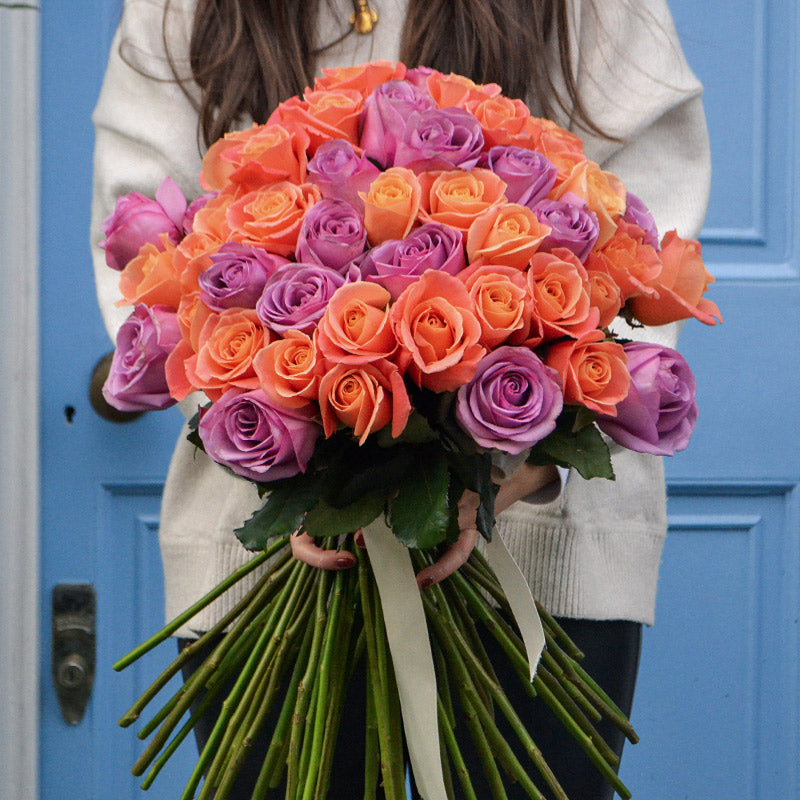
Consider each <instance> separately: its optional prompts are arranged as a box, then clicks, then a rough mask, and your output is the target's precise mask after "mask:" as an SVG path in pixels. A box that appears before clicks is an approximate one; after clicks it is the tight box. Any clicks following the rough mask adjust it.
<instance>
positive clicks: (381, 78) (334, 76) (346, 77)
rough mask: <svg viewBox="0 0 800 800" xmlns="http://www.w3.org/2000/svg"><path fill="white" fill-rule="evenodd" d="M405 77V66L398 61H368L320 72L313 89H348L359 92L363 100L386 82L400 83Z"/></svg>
mask: <svg viewBox="0 0 800 800" xmlns="http://www.w3.org/2000/svg"><path fill="white" fill-rule="evenodd" d="M405 76H406V66H405V64H403V63H402V62H400V61H398V62H397V63H396V64H395V63H394V62H392V61H370V62H369V63H367V64H357V65H356V66H354V67H335V68H326V69H323V70H322V77H318V78H316V79H315V81H314V89H316V90H319V89H349V90H355V91H357V92H360V94H361V96H362V97H363V98H366V97H367V96H368V95H370V94H372V92H373V91H374V90H375V89H376V88H377V87H378V86H380V85H381V84H382V83H386V81H395V80H396V81H400V80H402V79H403V78H405Z"/></svg>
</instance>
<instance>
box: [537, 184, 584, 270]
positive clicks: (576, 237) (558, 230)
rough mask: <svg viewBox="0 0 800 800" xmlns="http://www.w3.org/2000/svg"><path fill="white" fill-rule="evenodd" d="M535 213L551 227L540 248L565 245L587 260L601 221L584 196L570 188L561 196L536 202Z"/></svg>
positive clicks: (582, 259) (550, 248)
mask: <svg viewBox="0 0 800 800" xmlns="http://www.w3.org/2000/svg"><path fill="white" fill-rule="evenodd" d="M533 213H534V214H536V216H537V217H538V218H539V221H540V222H543V223H544V224H545V225H549V226H550V229H551V230H550V233H549V234H548V235H547V237H546V238H545V239H544V240H543V241H542V243H541V244H540V245H539V250H540V251H541V252H543V253H547V252H550V251H551V250H552V249H553V248H555V247H566V248H567V249H569V250H571V251H572V252H573V253H575V255H576V256H577V257H578V259H579V260H580V261H581V263H583V262H584V261H585V260H586V258H587V256H588V255H589V253H591V252H592V248H593V247H594V245H595V243H596V242H597V237H598V236H599V235H600V223H599V222H598V221H597V214H595V213H594V211H590V210H589V206H588V205H586V202H585V201H584V200H583V199H582V198H580V197H578V195H576V194H572V193H571V192H567V193H566V194H565V195H563V197H562V198H561V199H560V200H540V201H539V202H538V203H536V205H534V206H533Z"/></svg>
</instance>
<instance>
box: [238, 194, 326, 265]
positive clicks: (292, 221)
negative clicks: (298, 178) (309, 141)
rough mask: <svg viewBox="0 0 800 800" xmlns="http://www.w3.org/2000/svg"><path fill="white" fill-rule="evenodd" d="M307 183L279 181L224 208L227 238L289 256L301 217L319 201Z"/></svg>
mask: <svg viewBox="0 0 800 800" xmlns="http://www.w3.org/2000/svg"><path fill="white" fill-rule="evenodd" d="M321 197H322V195H321V194H320V191H319V189H318V188H317V187H316V186H315V185H314V184H311V183H303V184H300V185H299V186H297V185H296V184H294V183H289V182H288V181H283V182H281V183H275V184H272V185H271V186H267V187H265V188H263V189H260V190H259V191H256V192H250V193H249V194H246V195H244V196H243V197H241V198H239V199H238V200H237V201H236V202H234V203H232V204H231V206H230V207H229V208H228V215H227V216H228V224H229V225H230V226H231V237H232V238H233V239H235V240H237V241H240V242H242V243H243V244H249V245H253V246H255V247H262V248H263V249H264V250H268V251H269V252H270V253H274V254H275V255H279V256H289V255H291V254H292V253H294V250H295V248H296V247H297V237H298V236H299V235H300V225H301V224H302V222H303V217H304V216H305V213H306V211H308V209H309V208H311V206H313V205H314V203H317V202H318V201H319V200H320V199H321Z"/></svg>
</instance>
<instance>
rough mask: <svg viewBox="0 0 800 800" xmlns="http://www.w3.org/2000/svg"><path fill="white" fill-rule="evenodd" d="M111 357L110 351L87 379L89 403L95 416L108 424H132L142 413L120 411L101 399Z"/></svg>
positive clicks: (112, 353)
mask: <svg viewBox="0 0 800 800" xmlns="http://www.w3.org/2000/svg"><path fill="white" fill-rule="evenodd" d="M113 356H114V351H113V350H112V351H111V352H110V353H106V354H105V355H104V356H103V357H102V358H101V359H100V360H99V361H98V362H97V363H96V364H95V365H94V369H93V370H92V377H91V378H90V379H89V402H90V403H91V405H92V408H93V409H94V410H95V412H96V413H97V415H98V416H100V417H102V418H103V419H105V420H108V422H133V420H135V419H138V418H139V417H141V416H142V414H144V411H120V410H119V409H118V408H114V406H112V405H111V404H110V403H109V402H108V401H107V400H106V399H105V397H103V384H104V383H105V382H106V378H107V377H108V373H109V370H110V369H111V359H112V358H113Z"/></svg>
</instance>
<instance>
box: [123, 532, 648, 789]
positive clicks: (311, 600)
mask: <svg viewBox="0 0 800 800" xmlns="http://www.w3.org/2000/svg"><path fill="white" fill-rule="evenodd" d="M325 544H326V545H327V546H336V545H337V544H338V546H340V547H342V548H345V549H348V550H351V551H353V552H355V554H356V556H357V559H358V568H357V569H354V570H344V571H341V572H335V573H332V572H326V571H323V570H318V569H315V568H313V567H310V566H308V565H306V564H303V563H301V562H299V561H296V560H294V559H293V558H292V557H291V550H290V548H289V545H288V538H287V537H283V538H281V539H278V540H276V541H274V542H273V543H271V544H270V546H269V547H267V548H266V549H265V550H264V551H263V552H261V553H259V554H258V555H256V556H255V557H254V558H253V559H251V560H250V561H249V562H248V563H247V564H246V565H244V566H243V567H241V568H239V569H238V570H236V571H235V572H234V573H232V574H231V575H230V576H229V577H228V578H227V579H226V580H225V581H223V582H222V583H221V584H220V585H219V586H217V587H216V588H215V589H214V590H212V591H211V592H209V593H208V594H207V595H206V596H205V597H203V598H202V599H201V600H199V601H198V602H197V603H195V604H194V605H193V606H192V607H191V608H189V609H187V610H186V611H185V612H184V613H183V614H181V615H180V616H179V617H177V618H176V619H175V620H173V621H172V622H171V623H169V624H168V625H167V626H165V627H164V628H163V629H162V630H161V631H159V632H158V633H156V634H155V635H154V636H152V637H151V638H150V639H148V640H147V641H146V642H144V643H143V644H141V645H140V646H139V647H137V648H135V649H134V650H133V651H131V653H129V654H128V655H127V656H125V657H124V658H122V659H120V660H119V661H118V662H117V663H116V664H115V665H114V668H115V669H117V670H121V669H124V668H125V667H127V666H129V665H130V664H132V663H133V662H134V661H136V660H137V659H138V658H140V657H141V656H142V655H144V654H145V653H147V652H149V651H150V650H152V649H153V648H154V647H156V646H157V645H158V644H160V643H162V642H164V641H165V640H167V639H168V638H169V637H170V636H171V635H173V634H174V633H175V632H176V631H177V630H178V629H179V628H181V627H182V626H184V625H185V624H186V623H187V622H188V621H189V620H190V619H191V618H192V617H193V616H195V615H196V614H197V613H198V612H199V611H201V610H202V609H204V608H205V607H206V606H207V605H209V604H210V603H211V602H213V601H214V600H215V599H217V598H218V597H219V596H220V595H221V594H222V593H223V592H225V591H227V590H228V589H230V587H231V586H233V585H234V584H235V583H237V582H238V581H240V580H241V579H242V578H244V577H245V576H246V575H249V574H251V573H252V572H253V571H254V570H257V569H258V570H260V572H259V573H257V574H258V578H257V580H255V582H254V585H253V586H252V588H251V589H250V590H249V591H248V592H247V593H246V594H245V596H244V597H243V598H242V599H241V600H240V601H239V603H238V604H236V606H235V607H234V608H232V609H231V611H230V612H229V613H228V614H226V615H225V616H224V617H223V618H222V619H220V620H219V622H218V623H217V624H216V625H215V626H214V627H213V628H212V629H210V630H209V631H207V632H206V633H204V634H203V635H202V636H201V637H200V638H199V639H197V640H196V641H195V642H193V643H192V644H191V645H189V646H188V647H187V648H185V649H184V650H183V651H181V653H180V654H179V655H178V657H177V658H175V659H174V661H173V662H172V663H171V664H170V665H169V666H168V667H167V668H166V669H165V670H164V671H163V672H162V674H161V675H159V676H158V678H156V680H155V681H153V683H152V684H151V685H150V687H149V688H148V689H147V690H146V691H145V692H144V693H143V694H142V696H141V697H140V698H139V699H138V700H137V701H136V702H135V703H134V704H133V706H132V707H131V708H130V709H129V710H128V711H127V712H126V713H125V715H124V716H123V717H122V718H121V720H120V723H119V724H120V725H122V726H123V727H125V726H128V725H131V724H132V723H133V722H134V721H135V720H137V719H139V717H140V715H141V714H142V712H143V711H144V710H145V708H146V707H147V706H149V705H150V703H151V702H152V701H153V700H154V699H155V697H156V696H157V695H158V694H159V692H160V691H161V690H162V689H163V688H164V687H165V685H166V684H167V683H168V682H169V680H170V679H171V678H172V677H173V676H174V675H175V674H177V673H178V672H179V671H180V670H181V668H182V667H183V666H184V664H185V663H186V662H187V661H188V660H189V659H191V658H193V657H194V655H195V654H196V653H197V652H198V651H199V650H200V651H203V652H208V655H207V656H206V657H205V659H204V660H203V661H202V664H201V666H200V667H199V668H198V669H197V670H196V671H195V672H194V673H193V674H192V675H191V677H190V678H189V679H188V680H187V681H186V682H185V683H184V684H183V686H182V687H181V688H180V689H179V690H178V691H177V692H176V693H175V694H174V695H173V696H172V697H170V698H169V699H168V700H167V701H166V702H165V703H164V704H163V705H162V706H161V707H160V708H159V710H158V711H157V712H156V713H155V714H154V715H153V717H152V718H151V719H150V720H149V721H148V722H147V723H146V724H145V725H144V726H143V728H142V729H141V731H140V732H139V737H140V738H142V739H148V738H150V739H151V741H150V742H149V744H148V745H147V747H146V748H145V750H144V752H143V753H142V755H141V756H140V758H139V759H138V760H137V762H136V763H135V764H134V766H133V768H132V772H133V774H134V775H137V776H142V775H144V776H145V777H144V780H143V782H142V788H144V789H146V788H148V787H149V786H150V785H151V784H152V783H153V780H154V779H155V778H156V776H157V775H158V773H159V772H160V770H161V769H162V767H163V766H164V764H165V763H166V761H167V760H168V759H169V758H170V756H171V755H172V754H173V753H174V752H175V750H176V749H177V747H178V746H179V745H180V744H181V743H182V742H183V741H184V739H186V737H187V736H188V735H189V734H190V733H191V731H192V729H193V727H194V725H195V724H196V723H197V721H198V719H199V718H200V717H201V716H202V715H203V714H205V713H206V712H207V711H208V709H209V708H210V707H211V706H212V704H213V703H215V701H219V699H221V698H223V697H224V700H223V701H222V704H221V711H220V713H219V715H218V717H217V720H216V724H215V725H214V728H213V731H212V733H211V735H210V737H209V739H208V741H207V744H206V746H205V747H204V749H203V750H202V752H201V753H200V756H199V758H198V761H197V765H196V766H195V768H194V770H193V772H192V774H191V776H190V777H189V780H188V782H187V784H186V787H185V789H184V791H183V794H182V795H181V798H180V800H193V799H194V798H197V800H208V799H209V798H214V800H225V799H226V798H227V797H229V795H230V792H231V788H232V786H233V783H234V780H235V779H236V776H237V775H238V774H239V771H240V770H241V768H242V765H243V764H244V762H245V759H246V758H247V757H248V755H249V754H250V753H251V750H252V748H253V744H254V742H255V740H256V737H257V736H258V735H259V734H261V735H262V737H263V736H264V735H265V734H266V739H267V741H268V745H267V747H266V750H265V751H264V752H263V758H262V761H261V767H260V772H259V776H258V780H257V782H256V785H255V788H254V789H253V793H252V796H251V800H263V798H273V797H276V798H277V797H283V798H285V799H286V800H324V798H325V797H326V796H327V792H328V787H329V782H330V776H331V770H332V765H333V756H334V749H335V745H336V740H337V734H338V730H339V724H340V719H341V715H342V711H343V708H344V705H345V702H346V700H345V693H346V690H347V688H348V685H349V683H350V681H351V680H352V679H353V673H354V670H355V669H356V668H357V667H358V666H359V664H360V662H362V661H364V662H365V666H366V669H365V674H366V718H365V720H364V724H365V730H366V746H365V752H364V795H363V797H364V800H374V798H376V797H377V796H378V794H377V793H378V789H379V786H380V787H381V789H382V793H383V796H384V797H385V798H386V800H405V798H406V781H405V751H404V740H403V728H402V718H401V713H400V700H399V696H398V692H397V685H396V682H395V676H394V672H393V668H392V660H391V656H390V653H389V645H388V641H387V637H386V630H385V627H384V621H383V613H382V610H381V602H380V596H379V593H378V588H377V585H376V582H375V579H374V577H373V574H372V571H371V569H370V566H369V558H368V556H367V555H366V553H365V552H364V551H363V550H361V549H360V548H358V547H356V546H355V545H354V543H353V539H352V537H346V538H345V539H344V540H343V541H341V542H338V543H337V542H335V541H329V542H326V543H325ZM412 557H413V560H414V563H415V567H416V568H417V569H421V568H422V567H423V566H425V565H427V564H429V563H431V562H432V560H433V559H434V558H435V557H436V554H435V553H434V552H426V551H412ZM422 600H423V606H424V609H425V614H426V617H427V620H428V627H429V633H430V638H431V646H432V651H433V655H434V661H435V665H436V671H437V710H438V719H439V737H440V751H441V759H442V769H443V774H444V778H445V786H446V789H447V793H448V797H454V796H455V783H456V782H458V784H459V785H460V787H461V792H462V794H463V796H464V797H465V798H467V800H477V795H476V791H475V788H474V786H473V781H472V777H473V776H471V775H470V773H469V771H468V769H467V767H466V766H465V759H464V754H463V752H462V748H463V746H464V745H463V743H464V742H465V741H466V739H465V736H464V734H463V733H462V728H465V729H466V731H467V733H468V737H467V739H468V740H471V746H472V747H474V748H475V751H476V752H477V754H478V756H479V758H480V763H481V765H482V770H483V774H484V776H485V781H486V782H487V783H488V786H489V788H490V791H491V796H492V799H493V800H503V799H504V798H506V790H505V788H504V780H506V781H509V780H510V781H513V782H515V783H518V784H519V785H520V786H521V787H523V788H524V790H525V792H526V793H527V795H528V796H529V797H530V798H534V800H545V798H555V800H569V799H568V798H567V795H566V794H565V792H564V790H563V789H562V788H561V786H560V785H559V782H558V778H557V776H556V775H554V774H553V772H552V770H551V769H550V768H549V766H548V765H547V763H546V761H545V759H544V758H543V756H542V754H541V752H540V750H539V748H538V747H537V746H536V744H535V742H534V741H533V740H532V739H531V737H530V735H529V734H528V732H527V730H526V728H525V725H524V723H523V721H522V720H521V719H520V716H519V713H518V710H516V709H515V708H514V707H513V706H512V704H511V702H510V701H509V699H508V697H507V696H506V693H505V692H504V690H503V687H502V686H501V685H500V682H499V681H498V679H497V677H496V675H495V670H494V667H493V665H492V661H491V659H490V658H489V656H488V655H487V650H486V647H485V646H484V642H485V641H486V637H487V636H490V637H493V638H494V639H495V640H496V641H497V643H498V644H499V646H500V648H501V649H502V652H503V654H504V657H506V658H507V659H508V660H509V661H510V663H511V664H512V665H513V668H514V670H515V672H516V673H517V674H518V676H519V680H520V682H521V684H522V685H523V686H524V687H525V688H526V691H527V693H528V694H529V695H530V696H531V698H535V699H534V700H533V702H542V703H545V704H546V705H547V706H548V707H549V708H550V709H551V710H552V712H553V714H554V719H553V724H556V725H559V724H560V725H563V726H564V727H565V728H566V729H567V730H568V731H569V732H570V734H571V735H572V736H573V737H574V738H575V739H576V741H577V742H578V743H579V744H580V746H581V748H582V749H583V750H584V751H585V753H586V755H587V757H588V758H590V759H591V760H592V762H593V763H594V764H595V766H596V767H597V769H598V770H600V772H601V773H602V774H603V776H604V777H605V779H606V780H607V781H608V782H609V783H610V784H612V785H613V786H614V788H615V789H616V791H617V793H618V794H619V795H620V796H621V797H623V798H627V797H630V792H629V791H628V790H627V788H626V787H625V786H624V784H622V782H621V781H620V780H619V778H618V777H617V775H616V771H615V769H616V767H617V765H618V759H617V757H616V755H615V754H614V753H613V751H612V750H611V749H610V748H609V747H608V745H607V744H606V743H605V741H604V740H603V739H602V737H601V736H600V735H599V734H598V732H597V730H596V727H595V725H596V723H597V722H598V720H600V719H601V718H603V717H605V718H607V719H609V720H611V721H612V722H613V723H614V724H615V725H616V726H618V727H619V728H620V729H621V730H622V731H624V733H625V735H626V736H627V737H628V739H630V740H631V741H632V742H635V741H637V737H636V734H635V732H634V731H633V729H632V728H631V726H630V723H629V722H628V720H627V719H626V718H625V716H624V714H623V713H622V712H621V711H620V710H619V709H618V708H617V707H616V706H615V705H614V703H613V702H612V701H611V700H610V698H608V696H607V695H606V694H605V693H604V692H603V690H602V689H601V688H600V687H598V686H597V685H596V683H595V682H594V681H593V680H592V679H591V677H590V676H589V675H588V674H587V673H586V672H585V670H584V669H583V668H582V667H581V665H580V661H581V658H582V655H581V653H580V652H579V650H578V649H577V647H576V646H575V645H574V644H573V643H572V642H571V641H570V639H569V638H568V637H567V635H566V634H565V633H564V631H563V630H562V629H561V628H560V626H559V625H558V623H557V622H556V621H555V620H554V619H553V618H552V617H551V616H550V615H549V614H548V613H547V612H546V611H545V609H543V608H541V607H539V612H540V616H541V618H542V622H543V626H544V629H545V636H546V642H547V646H546V650H545V652H544V655H543V657H542V660H541V663H540V664H539V667H538V669H537V672H536V676H535V678H534V680H533V682H532V683H531V682H530V681H529V677H528V676H529V672H528V663H527V660H526V656H525V649H524V645H523V643H522V641H521V639H520V638H519V636H518V634H517V633H516V631H515V630H514V627H513V625H512V624H511V623H510V622H509V620H510V619H511V612H510V609H509V607H508V603H507V601H506V599H505V597H504V595H503V592H502V589H501V588H500V585H499V584H498V582H497V579H496V578H495V576H494V573H493V572H492V570H491V568H490V567H489V565H488V564H487V563H486V561H485V559H484V558H483V557H482V556H481V555H480V553H479V552H477V551H475V552H473V554H472V556H471V557H470V560H469V562H468V563H467V564H466V565H465V566H464V567H462V568H461V570H459V571H458V572H456V573H455V574H454V575H453V576H451V577H450V578H448V579H447V580H445V581H443V582H442V583H441V584H439V585H436V586H433V587H431V588H430V589H427V590H425V591H423V592H422ZM231 687H232V688H231ZM192 708H193V709H194V710H192ZM459 712H460V713H459ZM184 718H186V719H184ZM500 718H503V719H504V720H505V724H502V725H501V724H500ZM509 729H510V730H511V731H512V732H513V736H512V737H510V738H511V739H512V742H513V746H512V742H509V740H508V738H509V737H508V736H507V734H506V733H504V732H502V731H507V730H509ZM151 737H152V738H151ZM520 756H521V757H522V758H520ZM531 766H532V767H533V769H532V770H531ZM532 773H536V775H537V778H536V781H534V779H533V778H532V777H531V776H532ZM542 787H543V788H542Z"/></svg>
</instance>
